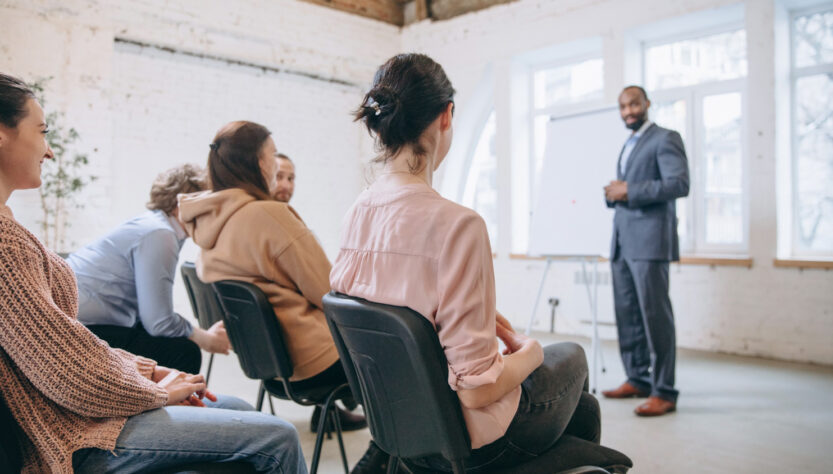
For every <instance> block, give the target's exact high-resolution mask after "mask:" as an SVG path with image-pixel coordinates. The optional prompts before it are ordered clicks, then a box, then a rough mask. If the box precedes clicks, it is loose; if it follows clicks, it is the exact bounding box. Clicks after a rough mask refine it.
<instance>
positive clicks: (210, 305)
mask: <svg viewBox="0 0 833 474" xmlns="http://www.w3.org/2000/svg"><path fill="white" fill-rule="evenodd" d="M179 272H180V273H181V274H182V281H184V282H185V290H186V291H187V292H188V299H189V300H190V301H191V309H192V310H193V311H194V317H195V318H197V322H198V323H199V324H200V327H201V328H203V329H208V328H210V327H211V326H212V325H213V324H214V323H216V322H217V321H222V320H223V308H222V307H221V306H220V302H219V301H217V295H216V293H214V290H213V289H212V288H211V285H209V284H208V283H203V281H202V280H200V278H199V277H198V276H197V267H196V266H194V262H184V263H183V264H182V265H181V266H180V267H179Z"/></svg>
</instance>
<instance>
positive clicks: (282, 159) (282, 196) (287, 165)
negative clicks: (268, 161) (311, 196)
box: [273, 153, 295, 204]
mask: <svg viewBox="0 0 833 474" xmlns="http://www.w3.org/2000/svg"><path fill="white" fill-rule="evenodd" d="M275 159H276V160H277V162H278V171H277V178H278V187H277V188H275V194H274V195H273V197H274V198H275V199H276V200H278V201H280V202H285V203H287V204H288V203H289V200H290V199H292V193H294V192H295V165H294V164H293V163H292V160H290V159H289V157H288V156H286V155H284V154H283V153H276V154H275Z"/></svg>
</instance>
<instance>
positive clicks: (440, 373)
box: [324, 292, 471, 462]
mask: <svg viewBox="0 0 833 474" xmlns="http://www.w3.org/2000/svg"><path fill="white" fill-rule="evenodd" d="M324 313H325V314H326V316H327V324H329V326H330V331H331V332H332V334H333V339H334V340H335V343H336V348H337V349H338V353H339V356H340V357H341V361H342V364H343V365H344V370H345V372H346V374H347V380H348V382H349V383H350V388H351V390H352V391H353V394H354V395H355V394H358V393H360V394H361V400H362V404H363V405H364V410H365V415H366V416H367V421H368V424H369V426H370V432H371V433H372V434H373V439H374V441H375V442H376V443H377V444H378V445H379V447H381V448H382V449H383V450H384V451H385V452H387V453H388V454H391V455H393V456H396V457H400V458H414V457H420V456H426V455H430V454H441V455H442V456H444V457H445V458H446V459H448V460H449V461H452V462H453V461H457V460H461V459H464V458H465V457H466V456H468V455H469V453H470V451H471V443H470V442H469V435H468V431H467V430H466V423H465V421H464V420H463V414H462V412H461V410H460V401H459V399H458V398H457V395H456V394H455V393H454V392H453V391H452V390H451V388H450V387H449V386H448V362H447V361H446V358H445V353H444V352H443V350H442V347H441V346H440V341H439V339H438V337H437V333H436V331H435V330H434V327H433V326H432V325H431V323H430V322H429V321H428V320H427V319H425V318H424V317H422V316H421V315H420V314H419V313H417V312H415V311H412V310H410V309H408V308H403V307H398V306H390V305H384V304H378V303H371V302H369V301H366V300H363V299H360V298H352V297H349V296H345V295H341V294H337V293H333V292H331V293H330V294H328V295H326V296H324Z"/></svg>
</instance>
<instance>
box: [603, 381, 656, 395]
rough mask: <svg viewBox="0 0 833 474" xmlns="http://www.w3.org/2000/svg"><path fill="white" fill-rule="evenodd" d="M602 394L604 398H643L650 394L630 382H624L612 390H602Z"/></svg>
mask: <svg viewBox="0 0 833 474" xmlns="http://www.w3.org/2000/svg"><path fill="white" fill-rule="evenodd" d="M602 395H604V396H605V397H606V398H645V397H647V396H648V395H650V394H649V393H648V392H643V391H642V390H639V389H638V388H636V387H634V386H633V385H631V384H630V382H625V383H623V384H622V385H620V386H618V387H616V388H614V389H613V390H602Z"/></svg>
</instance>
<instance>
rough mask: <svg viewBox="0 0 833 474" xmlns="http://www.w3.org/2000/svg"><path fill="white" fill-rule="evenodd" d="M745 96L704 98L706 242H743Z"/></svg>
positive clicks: (735, 93)
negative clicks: (741, 139) (743, 117)
mask: <svg viewBox="0 0 833 474" xmlns="http://www.w3.org/2000/svg"><path fill="white" fill-rule="evenodd" d="M741 107H742V101H741V95H740V93H737V92H733V93H730V94H720V95H712V96H707V97H705V98H704V99H703V127H704V150H703V151H704V153H703V157H704V158H705V163H704V165H705V168H704V169H703V172H704V176H703V178H704V179H705V187H704V189H705V193H704V197H705V198H706V202H705V207H704V211H705V212H704V214H705V216H704V217H705V223H706V229H705V232H706V235H705V237H706V242H708V243H741V242H742V241H743V220H742V219H743V210H742V201H741V195H742V192H743V178H742V169H743V160H742V155H741V142H740V131H741V129H740V127H741Z"/></svg>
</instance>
